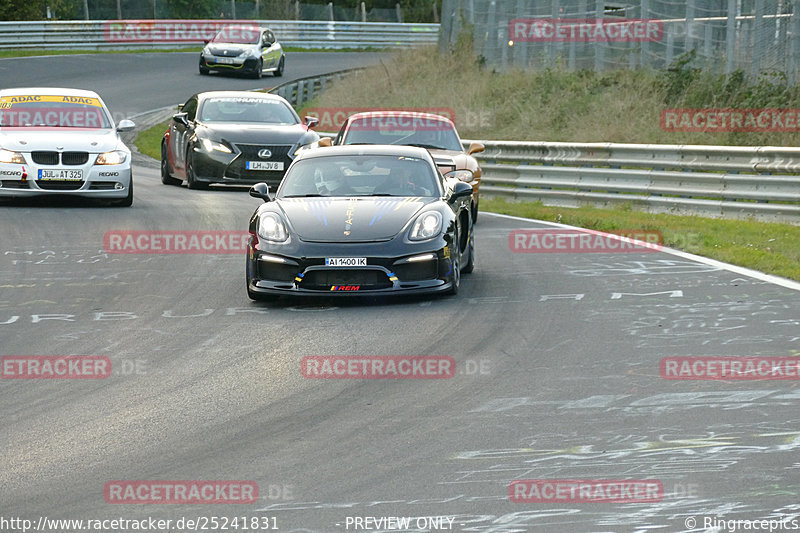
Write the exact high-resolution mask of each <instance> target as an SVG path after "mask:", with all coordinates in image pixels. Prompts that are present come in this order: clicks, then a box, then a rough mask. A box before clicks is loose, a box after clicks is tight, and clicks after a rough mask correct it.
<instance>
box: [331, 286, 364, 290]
mask: <svg viewBox="0 0 800 533" xmlns="http://www.w3.org/2000/svg"><path fill="white" fill-rule="evenodd" d="M331 290H332V291H360V290H361V285H331Z"/></svg>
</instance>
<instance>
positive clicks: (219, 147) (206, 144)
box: [200, 139, 233, 154]
mask: <svg viewBox="0 0 800 533" xmlns="http://www.w3.org/2000/svg"><path fill="white" fill-rule="evenodd" d="M200 144H201V145H202V146H203V150H205V151H206V152H213V151H215V150H216V151H217V152H225V153H226V154H231V153H233V150H231V149H230V148H228V147H227V146H225V145H224V144H222V143H219V142H217V141H212V140H211V139H203V140H201V141H200Z"/></svg>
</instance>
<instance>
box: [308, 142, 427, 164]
mask: <svg viewBox="0 0 800 533" xmlns="http://www.w3.org/2000/svg"><path fill="white" fill-rule="evenodd" d="M343 155H344V156H362V155H363V156H370V155H375V156H378V155H390V156H401V157H415V158H418V159H425V160H426V161H430V162H431V163H433V157H432V156H431V154H430V153H429V152H428V151H427V150H426V149H425V148H420V147H418V146H404V145H399V144H348V145H337V146H326V147H323V148H318V149H315V150H303V151H302V152H300V154H298V156H297V157H296V159H311V158H315V157H326V156H343Z"/></svg>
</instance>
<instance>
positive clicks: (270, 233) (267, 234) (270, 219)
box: [258, 213, 289, 243]
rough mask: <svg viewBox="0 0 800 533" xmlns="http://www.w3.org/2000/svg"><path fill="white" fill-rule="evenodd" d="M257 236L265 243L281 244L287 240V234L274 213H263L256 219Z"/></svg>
mask: <svg viewBox="0 0 800 533" xmlns="http://www.w3.org/2000/svg"><path fill="white" fill-rule="evenodd" d="M258 236H259V237H260V238H262V239H264V240H265V241H270V242H277V243H282V242H286V241H287V240H288V239H289V232H287V231H286V225H285V224H284V223H283V220H281V217H280V216H279V215H277V214H276V213H264V214H263V215H261V217H260V218H259V219H258Z"/></svg>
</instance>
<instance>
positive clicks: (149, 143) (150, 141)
mask: <svg viewBox="0 0 800 533" xmlns="http://www.w3.org/2000/svg"><path fill="white" fill-rule="evenodd" d="M169 122H170V121H169V120H165V121H164V122H162V123H160V124H156V125H155V126H153V127H150V128H147V129H146V130H143V131H140V132H139V134H138V135H137V136H136V140H135V141H134V144H135V145H136V149H137V150H139V152H141V153H143V154H144V155H146V156H148V157H152V158H153V159H155V160H156V161H161V138H162V137H163V136H164V132H165V131H167V126H169Z"/></svg>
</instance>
